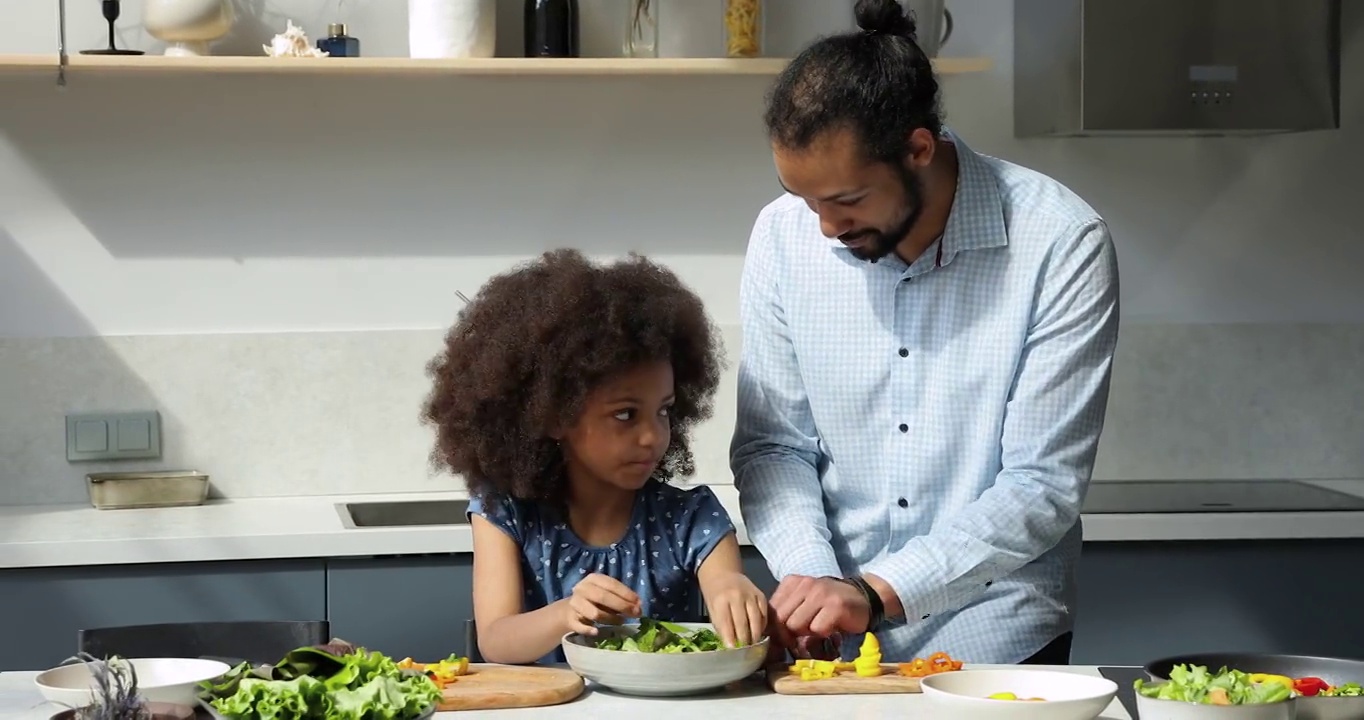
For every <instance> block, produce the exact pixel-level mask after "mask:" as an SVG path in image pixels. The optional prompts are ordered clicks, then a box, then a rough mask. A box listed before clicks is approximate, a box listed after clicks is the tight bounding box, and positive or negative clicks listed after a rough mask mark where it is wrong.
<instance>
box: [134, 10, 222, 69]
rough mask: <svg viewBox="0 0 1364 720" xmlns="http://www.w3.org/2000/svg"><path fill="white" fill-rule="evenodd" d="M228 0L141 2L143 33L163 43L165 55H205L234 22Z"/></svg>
mask: <svg viewBox="0 0 1364 720" xmlns="http://www.w3.org/2000/svg"><path fill="white" fill-rule="evenodd" d="M236 20H237V15H236V13H235V12H234V11H233V9H232V0H142V24H143V26H144V27H146V28H147V33H148V34H149V35H151V36H152V37H154V38H156V39H157V40H161V41H162V42H165V43H166V54H167V55H179V56H190V57H192V56H196V55H207V54H209V53H208V45H209V43H211V42H213V41H214V40H217V39H219V38H221V37H222V36H224V35H226V34H227V31H228V30H231V29H232V24H233V23H234V22H236Z"/></svg>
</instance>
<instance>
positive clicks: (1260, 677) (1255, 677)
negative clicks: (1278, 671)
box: [1250, 673, 1294, 692]
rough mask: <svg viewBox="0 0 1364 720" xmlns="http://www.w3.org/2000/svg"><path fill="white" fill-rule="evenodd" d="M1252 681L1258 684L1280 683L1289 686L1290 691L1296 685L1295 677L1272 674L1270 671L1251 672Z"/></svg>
mask: <svg viewBox="0 0 1364 720" xmlns="http://www.w3.org/2000/svg"><path fill="white" fill-rule="evenodd" d="M1250 681H1251V682H1252V683H1255V684H1256V685H1262V684H1265V683H1278V684H1280V685H1282V686H1284V687H1286V688H1288V689H1289V691H1290V692H1291V691H1292V690H1293V687H1294V686H1293V678H1290V677H1284V676H1283V675H1271V674H1269V673H1251V675H1250Z"/></svg>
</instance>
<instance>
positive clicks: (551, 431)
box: [423, 250, 767, 664]
mask: <svg viewBox="0 0 1364 720" xmlns="http://www.w3.org/2000/svg"><path fill="white" fill-rule="evenodd" d="M719 354H720V353H719V348H718V347H717V341H716V338H715V336H714V334H713V331H712V329H711V326H710V323H709V321H708V320H707V318H706V314H705V310H704V309H703V308H702V305H701V301H700V299H699V298H697V297H696V295H694V294H693V293H692V292H691V291H690V290H688V289H687V288H686V287H685V286H684V285H683V284H682V283H681V281H680V280H679V279H678V278H677V277H676V276H675V275H673V273H671V272H670V271H668V270H666V269H664V268H662V267H660V266H658V265H655V264H653V263H651V262H649V261H648V260H646V259H644V258H641V257H638V256H631V258H630V259H628V260H624V261H621V262H619V263H616V264H614V265H610V266H605V267H599V266H594V265H592V264H591V263H589V262H588V261H587V260H586V259H585V258H584V257H583V256H582V255H581V254H579V253H578V252H576V251H571V250H559V251H555V252H550V253H546V254H545V255H544V256H542V257H541V258H539V259H538V260H537V261H535V262H532V263H529V264H527V265H524V266H522V267H519V268H517V269H515V270H514V271H512V272H509V273H506V274H504V275H500V276H498V277H495V278H493V279H492V280H491V281H489V282H488V284H487V285H486V286H484V288H483V289H482V291H481V292H479V294H478V295H477V297H475V298H474V300H473V301H472V302H471V303H470V304H469V306H468V307H467V308H465V309H464V311H463V312H462V313H461V314H460V317H459V321H458V322H457V323H456V325H455V326H454V327H453V328H452V329H451V330H450V332H449V334H448V335H447V337H446V341H445V350H444V352H443V353H442V354H441V355H440V356H438V357H437V358H436V359H435V360H434V361H432V363H431V366H430V368H429V370H430V374H431V376H432V377H433V379H434V387H433V389H432V392H431V395H430V397H429V398H428V400H427V403H426V406H425V409H424V411H423V419H424V420H426V421H427V422H429V423H431V424H432V425H434V426H435V428H436V449H435V451H434V453H433V459H434V460H435V461H436V463H437V464H438V465H440V466H442V467H444V468H445V469H448V470H450V471H453V472H455V473H458V474H460V475H462V476H464V478H465V480H466V481H467V483H468V486H469V495H470V504H469V515H470V518H469V519H470V524H471V526H472V528H473V539H474V619H475V623H476V624H477V628H478V649H479V651H480V653H481V654H482V655H483V659H484V660H486V661H487V662H498V663H510V664H516V663H530V662H535V661H537V660H538V661H543V662H562V661H563V656H562V653H561V652H560V651H559V642H560V640H561V638H562V637H563V635H564V634H565V633H568V632H581V633H586V634H588V635H595V634H597V627H596V626H597V624H598V623H602V624H619V623H621V622H622V621H623V620H624V619H625V618H638V617H651V618H655V619H660V620H672V621H677V622H686V621H699V620H702V619H703V618H702V617H701V614H702V607H703V605H702V603H703V602H704V608H705V609H707V610H708V611H709V616H710V618H709V619H710V622H713V623H714V624H715V626H716V630H717V632H718V633H719V634H720V636H721V638H722V639H723V640H724V641H725V642H726V643H727V644H731V645H733V644H747V643H750V642H753V641H756V640H758V639H761V638H762V637H763V634H764V631H765V628H766V623H767V600H766V598H765V597H764V596H763V594H762V592H761V591H759V590H758V588H757V587H755V586H754V585H753V583H752V582H751V581H750V580H749V579H748V578H747V577H746V576H744V574H743V571H742V567H741V565H740V560H739V544H738V541H737V540H736V539H735V536H734V526H733V524H732V523H731V522H730V519H729V515H728V514H727V513H726V512H725V509H724V507H723V506H721V505H720V503H719V501H718V500H717V499H716V497H715V495H714V494H713V493H712V492H711V491H710V489H709V488H707V487H705V486H699V487H695V488H693V489H690V490H684V489H681V488H678V487H675V486H672V485H669V484H667V481H668V480H670V479H671V478H673V477H674V476H676V475H690V474H691V473H692V472H693V463H692V457H691V451H690V449H689V447H688V433H689V432H690V431H691V429H692V427H693V426H694V425H695V424H696V422H697V421H700V420H704V419H706V418H707V417H709V416H710V411H711V400H712V398H713V396H714V394H715V388H716V385H717V384H718V383H719V377H720V358H719Z"/></svg>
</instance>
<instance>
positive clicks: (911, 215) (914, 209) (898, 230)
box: [838, 165, 924, 263]
mask: <svg viewBox="0 0 1364 720" xmlns="http://www.w3.org/2000/svg"><path fill="white" fill-rule="evenodd" d="M895 167H896V169H897V170H898V171H899V174H900V183H901V185H902V186H903V187H904V189H905V204H906V206H907V207H906V208H905V216H904V218H903V219H901V220H900V222H898V223H896V224H895V225H893V226H891V227H890V228H889V229H887V230H876V229H874V228H869V229H867V230H858V231H856V232H851V233H846V234H844V235H840V236H839V237H838V239H839V240H843V241H845V242H846V241H848V240H861V239H863V238H868V242H866V244H864V245H861V246H859V247H855V248H849V249H850V250H851V251H852V254H853V256H854V257H856V258H858V259H859V260H866V261H867V262H873V263H874V262H876V261H878V260H880V259H881V258H883V257H885V256H887V255H889V254H891V253H893V252H895V248H896V247H898V246H899V245H900V242H901V241H903V240H904V239H905V238H906V237H908V236H909V232H910V231H911V230H913V229H914V226H915V225H916V224H917V223H918V222H919V217H920V216H921V215H923V212H924V202H923V201H924V189H923V183H922V182H921V181H920V180H919V176H918V175H915V174H914V173H912V172H910V171H909V169H908V168H906V167H904V166H903V165H896V166H895Z"/></svg>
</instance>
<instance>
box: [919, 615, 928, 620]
mask: <svg viewBox="0 0 1364 720" xmlns="http://www.w3.org/2000/svg"><path fill="white" fill-rule="evenodd" d="M928 617H929V616H927V615H925V616H923V617H921V618H919V619H920V620H927V619H928Z"/></svg>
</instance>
